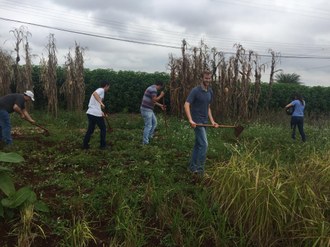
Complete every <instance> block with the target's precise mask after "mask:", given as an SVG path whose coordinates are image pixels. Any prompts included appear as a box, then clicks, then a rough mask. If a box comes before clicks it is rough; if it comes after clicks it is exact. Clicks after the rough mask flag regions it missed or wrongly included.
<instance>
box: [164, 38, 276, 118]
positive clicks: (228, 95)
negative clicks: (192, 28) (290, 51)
mask: <svg viewBox="0 0 330 247" xmlns="http://www.w3.org/2000/svg"><path fill="white" fill-rule="evenodd" d="M234 47H235V48H236V54H235V55H234V56H231V57H229V58H227V57H226V56H225V54H224V53H223V52H218V51H217V49H216V48H212V49H210V48H209V47H208V46H207V45H206V44H205V43H203V42H201V44H200V47H194V48H188V45H187V43H186V41H185V40H183V42H182V48H181V51H182V57H181V58H174V57H173V56H172V55H171V56H170V58H169V69H170V77H171V79H170V92H171V111H172V114H173V115H176V116H178V117H183V115H184V114H183V113H184V110H183V105H184V102H185V100H186V98H187V96H188V94H189V92H190V90H191V89H192V88H193V87H195V86H197V85H198V84H199V83H200V81H201V78H202V73H203V71H204V70H206V69H208V70H210V71H212V79H213V82H212V84H211V85H212V89H213V93H214V100H213V103H212V108H213V110H212V111H213V112H214V116H216V119H217V120H223V119H235V120H238V121H240V120H246V119H249V118H252V117H253V116H255V115H256V114H257V105H258V101H259V97H260V84H261V76H262V73H263V72H264V71H265V67H266V65H265V64H261V62H260V57H259V56H258V54H257V53H255V52H254V51H246V50H245V49H244V48H243V46H242V45H239V44H235V46H234ZM271 55H272V58H273V59H272V68H271V70H272V72H273V73H272V75H271V77H270V82H272V81H273V79H272V78H273V75H274V74H275V73H276V72H277V71H276V70H275V69H274V68H275V66H276V63H277V62H278V60H277V59H278V54H275V53H274V52H272V53H271ZM253 82H254V83H253ZM269 85H270V88H271V86H272V84H271V83H270V84H269ZM270 92H271V91H270Z"/></svg>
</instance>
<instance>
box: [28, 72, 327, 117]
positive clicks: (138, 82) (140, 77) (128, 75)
mask: <svg viewBox="0 0 330 247" xmlns="http://www.w3.org/2000/svg"><path fill="white" fill-rule="evenodd" d="M40 70H41V68H40V66H33V67H32V78H33V81H34V92H35V98H36V101H35V102H34V107H35V108H38V109H45V110H46V109H47V97H46V95H45V94H44V93H43V85H42V81H41V80H40ZM56 74H57V83H56V85H57V90H58V91H60V89H61V88H62V87H63V85H64V84H65V82H66V78H65V77H66V71H65V69H64V68H62V67H57V73H56ZM83 77H84V88H85V90H84V101H83V109H87V105H88V101H89V97H90V95H91V94H92V93H93V91H94V90H95V89H96V88H98V87H99V84H100V82H101V81H103V80H107V81H109V82H110V90H109V92H108V94H106V97H105V103H106V105H107V106H109V110H110V112H113V113H119V112H129V113H139V108H140V104H141V99H142V96H143V93H144V90H145V89H146V88H147V87H148V86H149V85H151V84H153V83H154V82H156V81H157V80H161V81H163V82H165V88H164V90H165V92H166V94H165V95H166V97H165V104H167V105H168V109H167V110H168V113H172V110H171V107H172V104H173V102H172V100H173V95H171V91H170V90H168V89H167V88H168V87H169V84H170V80H171V77H170V74H168V73H164V72H155V73H146V72H134V71H114V70H112V69H95V70H90V69H84V73H83ZM216 84H217V82H216V81H213V82H212V84H211V86H212V87H214V86H215V85H216ZM195 85H197V84H195ZM254 86H255V85H254V84H251V87H252V88H253V87H254ZM268 90H269V84H268V83H264V82H262V83H260V99H259V101H258V104H257V106H254V105H252V103H253V102H250V104H251V105H248V106H247V107H248V108H249V109H252V108H256V109H257V110H256V111H257V114H260V113H263V112H264V111H266V110H268V111H280V110H283V107H284V106H285V105H286V104H288V103H289V102H290V101H291V100H292V99H293V95H294V94H295V93H296V92H298V93H300V94H302V95H303V97H304V98H305V100H306V103H307V104H306V113H307V114H312V115H313V114H323V115H325V114H329V113H330V101H329V100H328V99H329V98H330V87H322V86H314V87H309V86H305V85H300V84H292V83H274V84H273V86H272V98H271V99H270V100H269V99H268V96H269V91H268ZM58 97H59V100H58V101H59V108H60V109H62V110H70V107H69V106H70V104H71V103H70V101H68V100H67V98H66V97H65V95H64V94H63V93H59V94H58ZM71 97H76V95H75V94H72V96H71ZM216 97H218V98H217V99H216V102H221V101H225V98H222V97H221V96H216ZM180 100H182V101H184V100H185V98H182V99H180ZM268 104H269V105H268ZM180 107H183V105H181V106H180ZM228 107H230V106H228ZM174 115H175V114H174ZM219 115H222V113H221V112H220V113H219Z"/></svg>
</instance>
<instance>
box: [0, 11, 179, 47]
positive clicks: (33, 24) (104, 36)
mask: <svg viewBox="0 0 330 247" xmlns="http://www.w3.org/2000/svg"><path fill="white" fill-rule="evenodd" d="M0 19H1V20H4V21H11V22H17V23H21V24H27V25H31V26H37V27H42V28H48V29H53V30H57V31H62V32H68V33H75V34H80V35H85V36H91V37H95V38H103V39H110V40H116V41H123V42H129V43H135V44H140V45H152V46H159V47H165V48H173V49H181V47H179V46H170V45H164V44H159V43H153V42H143V41H138V40H130V39H122V38H115V37H110V36H106V35H101V34H91V33H87V32H82V31H75V30H69V29H65V28H60V27H52V26H47V25H42V24H37V23H31V22H26V21H19V20H13V19H8V18H3V17H0Z"/></svg>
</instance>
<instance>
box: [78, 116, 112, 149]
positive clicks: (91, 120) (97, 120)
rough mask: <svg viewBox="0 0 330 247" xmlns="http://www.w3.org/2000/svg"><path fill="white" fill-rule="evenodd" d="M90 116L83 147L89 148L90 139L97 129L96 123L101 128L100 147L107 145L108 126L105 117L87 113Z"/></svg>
mask: <svg viewBox="0 0 330 247" xmlns="http://www.w3.org/2000/svg"><path fill="white" fill-rule="evenodd" d="M87 118H88V128H87V132H86V134H85V137H84V142H83V148H89V141H90V139H91V136H92V134H93V133H94V130H95V125H97V126H98V127H99V128H100V131H101V132H100V148H105V147H106V142H105V137H106V134H107V131H106V126H105V122H104V118H103V117H96V116H93V115H90V114H87Z"/></svg>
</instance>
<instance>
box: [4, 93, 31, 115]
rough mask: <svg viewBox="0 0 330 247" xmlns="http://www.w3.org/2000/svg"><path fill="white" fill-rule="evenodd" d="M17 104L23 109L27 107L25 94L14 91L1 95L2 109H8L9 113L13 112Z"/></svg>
mask: <svg viewBox="0 0 330 247" xmlns="http://www.w3.org/2000/svg"><path fill="white" fill-rule="evenodd" d="M15 104H16V105H18V106H19V108H21V109H22V110H23V109H24V108H25V100H24V94H19V93H13V94H7V95H5V96H2V97H0V110H6V111H7V112H8V113H12V112H13V111H14V105H15Z"/></svg>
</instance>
